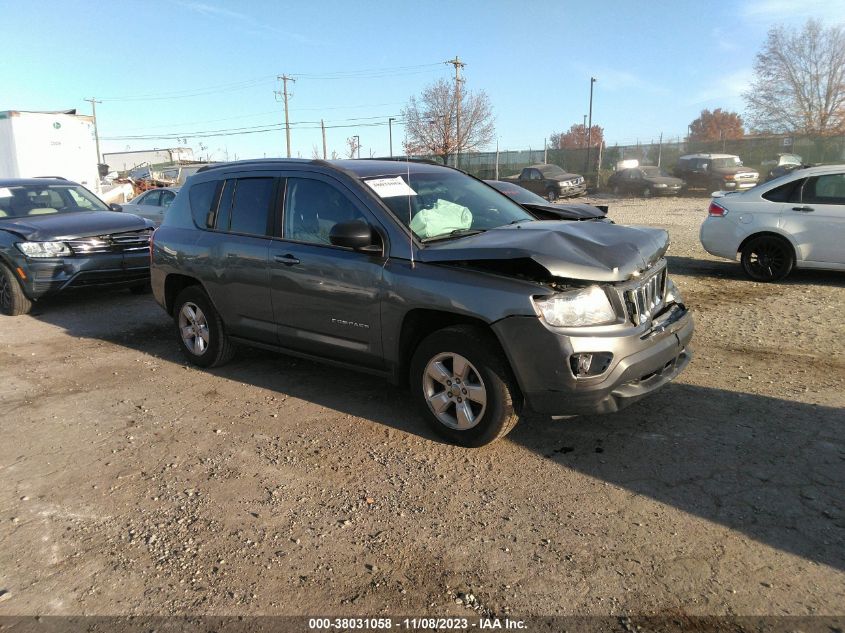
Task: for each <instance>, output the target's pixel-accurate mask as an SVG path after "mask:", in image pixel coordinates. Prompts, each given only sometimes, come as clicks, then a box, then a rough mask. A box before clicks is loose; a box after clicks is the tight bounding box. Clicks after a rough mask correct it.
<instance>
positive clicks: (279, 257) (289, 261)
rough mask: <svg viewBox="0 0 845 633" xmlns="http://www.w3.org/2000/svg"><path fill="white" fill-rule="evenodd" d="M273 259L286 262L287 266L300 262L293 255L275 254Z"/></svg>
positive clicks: (282, 262)
mask: <svg viewBox="0 0 845 633" xmlns="http://www.w3.org/2000/svg"><path fill="white" fill-rule="evenodd" d="M273 259H274V260H275V261H277V262H278V263H280V264H284V265H285V266H294V265H296V264H298V263H299V260H298V259H297V258H296V257H294V256H293V255H290V254H288V255H274V256H273Z"/></svg>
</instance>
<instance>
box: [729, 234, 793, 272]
mask: <svg viewBox="0 0 845 633" xmlns="http://www.w3.org/2000/svg"><path fill="white" fill-rule="evenodd" d="M741 262H742V268H743V270H744V271H745V274H746V275H748V276H749V277H750V278H751V279H753V280H754V281H762V282H771V281H779V280H780V279H783V278H784V277H786V276H787V275H788V274H789V273H790V272H791V271H792V267H793V266H794V265H795V254H794V253H793V251H792V246H791V245H790V244H789V242H787V241H786V240H785V239H783V238H782V237H775V236H773V235H761V236H760V237H755V238H753V239H751V240H749V241H748V243H747V244H746V245H745V246H744V247H743V249H742V257H741Z"/></svg>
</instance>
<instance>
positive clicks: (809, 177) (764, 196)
mask: <svg viewBox="0 0 845 633" xmlns="http://www.w3.org/2000/svg"><path fill="white" fill-rule="evenodd" d="M713 195H714V198H713V200H712V201H711V202H710V208H709V209H708V217H707V219H706V220H704V223H703V224H702V225H701V232H700V234H699V237H700V239H701V245H702V246H704V250H706V251H707V252H708V253H710V254H711V255H716V256H718V257H725V258H726V259H733V260H736V258H737V255H739V256H740V262H741V263H742V268H743V270H744V271H745V273H746V274H747V275H748V276H749V277H750V278H751V279H753V280H755V281H777V280H779V279H783V278H784V277H786V276H787V275H788V274H789V273H790V272H791V271H792V269H793V268H822V269H829V270H845V165H825V166H823V167H811V168H809V169H799V170H796V171H793V172H790V173H789V174H787V175H785V176H781V177H780V178H776V179H775V180H770V181H769V182H766V183H763V184H761V185H758V186H756V187H754V188H753V189H749V190H748V191H742V192H736V193H733V192H732V193H727V194H722V193H714V194H713Z"/></svg>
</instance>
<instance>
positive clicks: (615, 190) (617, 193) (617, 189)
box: [613, 185, 622, 196]
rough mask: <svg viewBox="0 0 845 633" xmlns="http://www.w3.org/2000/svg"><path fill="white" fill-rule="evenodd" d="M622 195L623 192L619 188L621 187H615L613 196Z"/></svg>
mask: <svg viewBox="0 0 845 633" xmlns="http://www.w3.org/2000/svg"><path fill="white" fill-rule="evenodd" d="M621 194H622V190H621V189H620V188H619V185H613V195H614V196H619V195H621Z"/></svg>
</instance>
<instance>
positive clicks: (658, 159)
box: [657, 132, 663, 167]
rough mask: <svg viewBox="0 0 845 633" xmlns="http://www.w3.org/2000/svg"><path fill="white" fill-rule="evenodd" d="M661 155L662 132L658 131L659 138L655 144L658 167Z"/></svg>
mask: <svg viewBox="0 0 845 633" xmlns="http://www.w3.org/2000/svg"><path fill="white" fill-rule="evenodd" d="M662 157H663V132H661V133H660V140H659V141H658V145H657V166H658V167H660V159H661V158H662Z"/></svg>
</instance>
